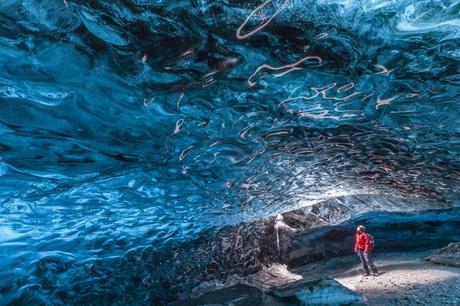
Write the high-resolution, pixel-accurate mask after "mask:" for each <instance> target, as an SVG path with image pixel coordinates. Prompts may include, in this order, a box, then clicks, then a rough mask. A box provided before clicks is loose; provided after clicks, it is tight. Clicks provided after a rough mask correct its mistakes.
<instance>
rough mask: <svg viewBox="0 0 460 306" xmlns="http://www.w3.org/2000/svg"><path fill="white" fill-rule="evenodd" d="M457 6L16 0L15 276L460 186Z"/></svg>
mask: <svg viewBox="0 0 460 306" xmlns="http://www.w3.org/2000/svg"><path fill="white" fill-rule="evenodd" d="M459 13H460V3H459V2H458V1H448V0H446V1H413V0H412V1H407V0H400V1H391V0H388V1H383V0H381V1H380V0H373V1H364V0H362V1H348V0H343V1H339V0H337V1H328V0H317V1H310V0H273V1H270V0H268V1H265V2H264V1H239V0H225V1H223V0H222V1H211V0H209V1H207V0H189V1H185V0H176V1H161V0H157V1H154V0H150V1H141V0H132V1H129V0H123V1H122V0H118V1H112V0H111V1H108V0H107V1H102V0H100V1H72V0H63V1H48V0H24V1H14V0H4V1H2V2H1V3H0V67H1V69H0V203H1V204H0V212H1V216H0V220H1V225H0V243H1V244H2V246H1V250H2V251H0V254H1V256H2V258H3V259H2V260H1V261H0V271H1V274H2V279H3V280H4V281H0V292H4V293H2V294H4V295H5V294H6V292H11V290H13V289H14V290H16V291H17V290H19V289H20V288H21V290H23V291H24V290H26V291H27V290H32V289H27V288H29V287H30V288H34V287H33V286H34V284H35V283H34V280H33V279H28V278H27V277H26V276H27V275H30V273H31V272H30V271H35V270H36V269H37V264H36V263H37V261H40V260H42V259H43V258H48V257H49V256H51V257H53V256H57V257H59V258H74V259H75V258H76V259H77V260H78V261H79V263H81V264H84V263H88V262H91V261H93V260H105V259H110V258H114V257H118V256H123V254H125V252H127V251H128V250H130V249H138V248H142V247H145V246H154V247H157V246H161V245H163V244H165V243H169V242H171V241H176V240H181V241H184V240H188V239H191V238H194V237H197V235H198V234H199V233H201V232H202V231H203V230H205V229H209V228H215V227H219V226H222V225H228V224H238V223H239V222H242V221H250V220H256V219H260V218H263V217H266V216H269V215H273V214H275V213H277V212H280V211H287V210H291V209H294V208H297V207H301V206H307V205H311V204H312V203H316V202H318V201H321V200H324V199H327V198H331V197H336V196H347V195H353V194H380V195H382V197H385V195H398V196H401V197H405V198H411V197H414V198H415V197H425V198H430V199H433V201H443V202H447V203H452V202H456V201H457V202H458V195H459V187H458V186H460V179H459V174H460V119H459V118H460V116H459V115H460V114H459V109H460V108H459V106H460V72H459V69H460V65H459V61H460V40H459V35H460V19H459ZM350 205H352V204H350ZM34 269H35V270H34ZM49 273H50V278H51V279H53V277H54V276H55V275H58V274H59V273H61V272H59V271H54V272H49ZM18 275H22V276H23V277H24V278H21V279H22V281H21V282H22V283H14V282H13V283H12V282H11V281H10V280H11V279H18V278H17V276H18ZM53 275H54V276H53ZM50 282H52V280H50ZM24 286H27V287H24ZM21 292H22V291H21ZM9 297H11V296H9ZM0 298H1V296H0ZM12 298H13V299H14V297H12ZM63 299H64V298H63ZM64 300H65V299H64Z"/></svg>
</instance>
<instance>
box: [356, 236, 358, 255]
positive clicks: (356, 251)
mask: <svg viewBox="0 0 460 306" xmlns="http://www.w3.org/2000/svg"><path fill="white" fill-rule="evenodd" d="M355 253H358V235H357V234H355Z"/></svg>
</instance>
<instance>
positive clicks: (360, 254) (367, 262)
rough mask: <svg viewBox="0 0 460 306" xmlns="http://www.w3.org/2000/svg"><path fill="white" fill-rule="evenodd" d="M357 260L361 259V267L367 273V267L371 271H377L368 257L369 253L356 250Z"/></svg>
mask: <svg viewBox="0 0 460 306" xmlns="http://www.w3.org/2000/svg"><path fill="white" fill-rule="evenodd" d="M357 254H358V257H359V260H361V263H362V264H363V269H364V272H366V274H369V267H370V268H371V270H372V273H378V271H377V268H376V266H375V265H374V262H372V259H371V257H370V254H369V253H364V251H363V250H358V252H357Z"/></svg>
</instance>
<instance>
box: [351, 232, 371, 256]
mask: <svg viewBox="0 0 460 306" xmlns="http://www.w3.org/2000/svg"><path fill="white" fill-rule="evenodd" d="M356 249H359V250H361V251H364V253H368V252H369V249H370V243H369V237H368V236H367V234H366V233H362V234H358V233H356V235H355V250H356Z"/></svg>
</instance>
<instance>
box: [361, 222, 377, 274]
mask: <svg viewBox="0 0 460 306" xmlns="http://www.w3.org/2000/svg"><path fill="white" fill-rule="evenodd" d="M365 231H366V228H365V227H364V226H363V225H360V226H358V228H357V229H356V235H355V252H356V254H358V257H359V259H360V260H361V263H362V264H363V269H364V275H365V276H369V275H370V273H369V267H370V268H371V269H372V274H373V275H374V276H377V275H379V272H378V271H377V268H376V267H375V265H374V263H373V262H372V259H371V257H370V252H371V251H372V247H373V244H372V243H371V239H369V235H368V234H367V233H366V232H365Z"/></svg>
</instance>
